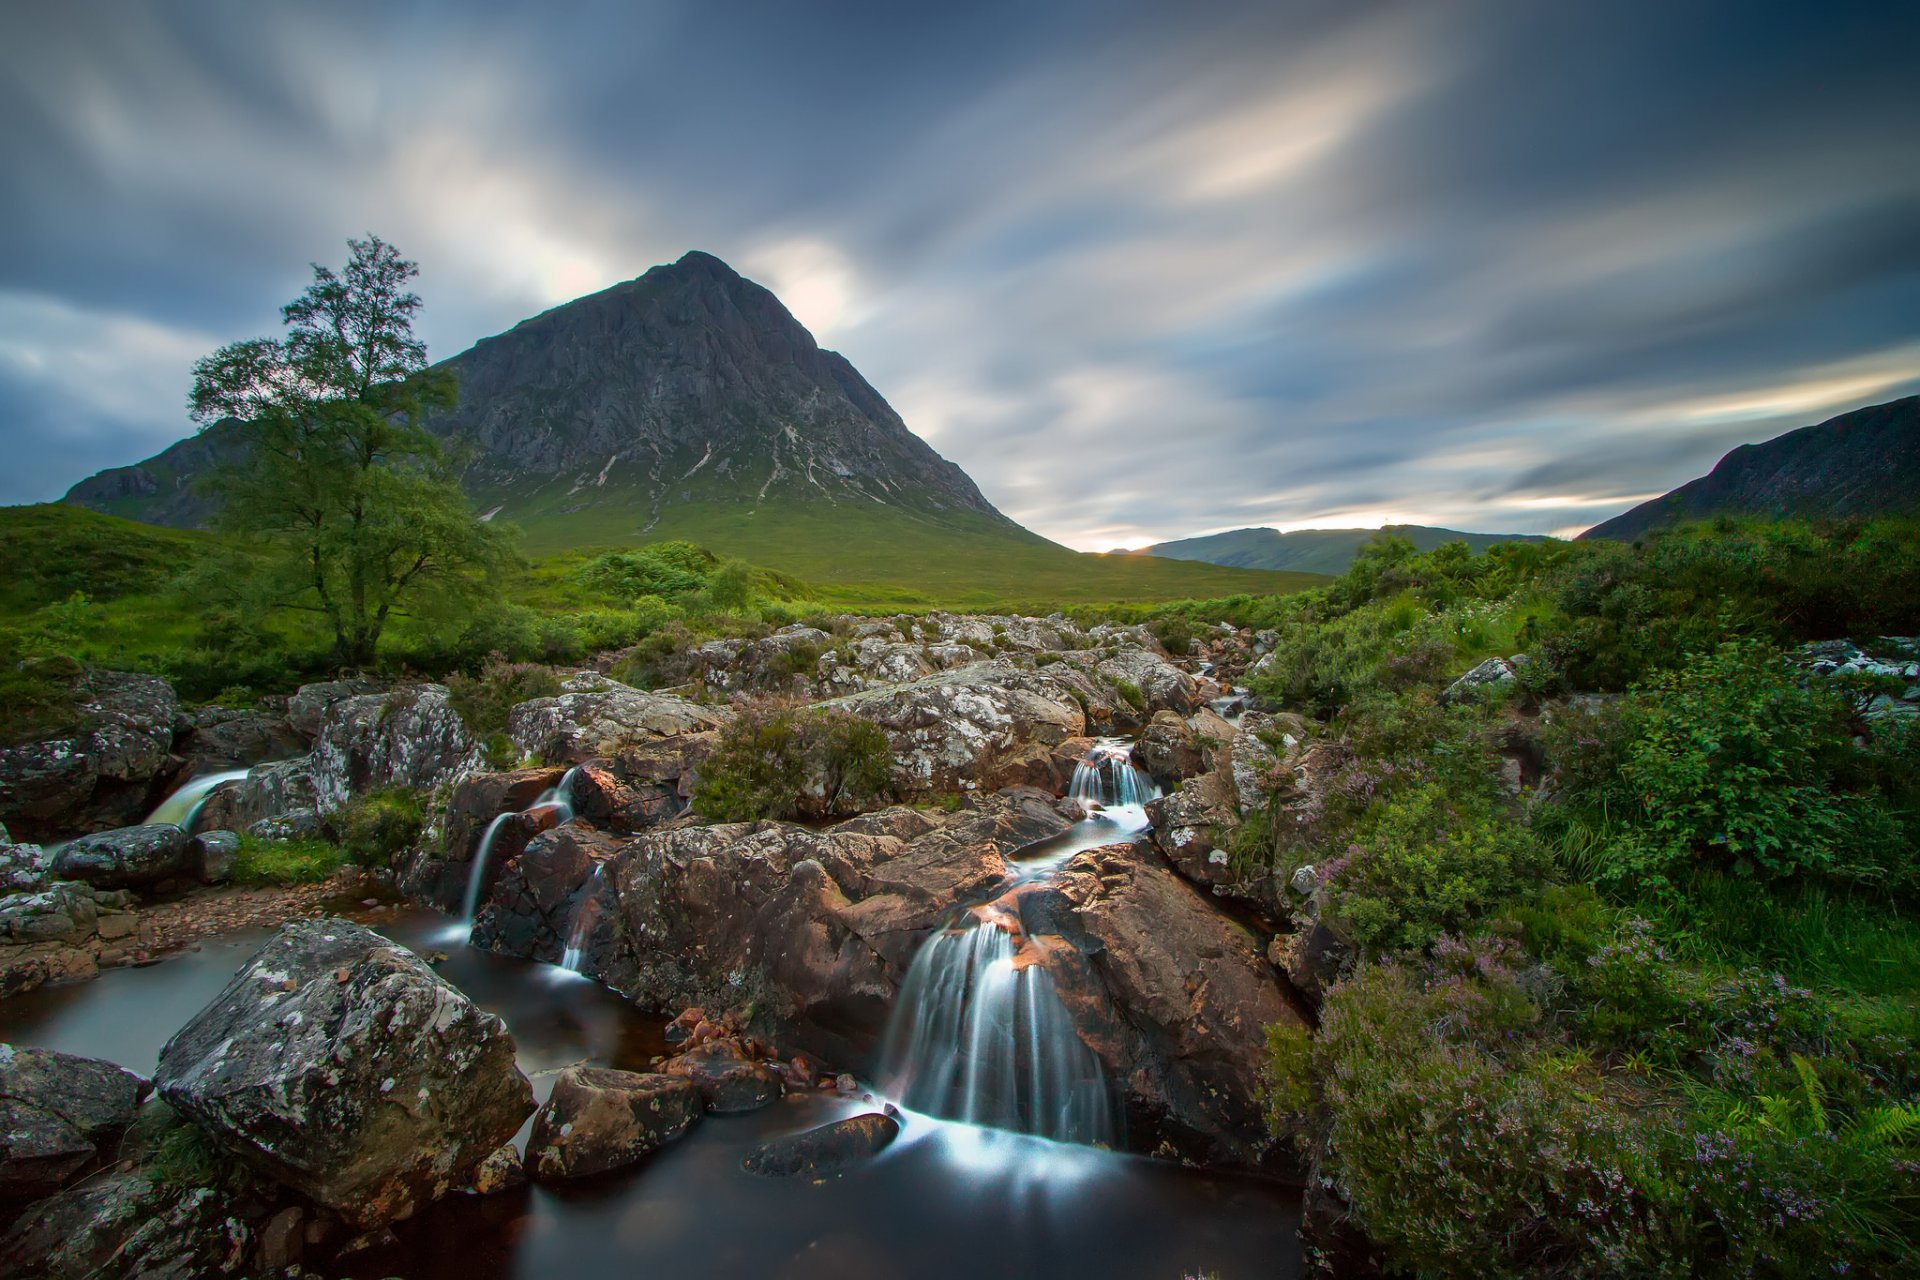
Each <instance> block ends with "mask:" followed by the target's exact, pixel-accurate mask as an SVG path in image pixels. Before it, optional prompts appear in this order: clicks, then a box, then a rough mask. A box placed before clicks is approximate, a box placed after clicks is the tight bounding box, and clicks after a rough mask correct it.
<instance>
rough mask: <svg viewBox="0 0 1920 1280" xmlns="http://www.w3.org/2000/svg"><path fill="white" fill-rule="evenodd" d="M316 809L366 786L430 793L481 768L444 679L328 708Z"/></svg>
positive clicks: (317, 763)
mask: <svg viewBox="0 0 1920 1280" xmlns="http://www.w3.org/2000/svg"><path fill="white" fill-rule="evenodd" d="M311 758H312V761H313V785H314V795H315V799H316V801H317V806H316V807H317V808H318V809H319V810H320V812H321V813H330V812H332V811H333V810H335V809H338V808H340V807H341V806H342V805H344V804H346V803H347V801H349V800H351V799H352V798H353V797H354V796H356V795H359V794H360V793H361V792H363V791H371V790H374V789H376V788H380V787H405V788H407V789H409V790H412V791H431V790H433V789H434V788H435V787H437V786H439V785H441V784H442V783H446V782H452V781H454V780H455V779H457V778H460V777H461V776H463V775H465V774H467V773H469V772H471V771H472V770H473V769H475V768H477V767H479V764H480V760H481V756H480V748H479V744H478V743H476V742H475V741H474V739H473V734H472V733H471V732H469V731H468V729H467V725H466V722H465V721H464V720H462V719H461V718H460V715H459V713H458V712H456V711H455V710H454V709H453V707H452V706H451V705H450V704H449V703H448V701H447V689H446V686H445V685H438V684H416V685H402V686H401V687H400V688H398V689H394V690H392V691H390V692H387V693H379V694H361V695H359V696H357V697H351V698H344V699H341V700H340V701H338V702H335V703H334V704H333V705H332V706H330V707H328V708H327V711H326V714H325V716H324V717H323V718H322V721H321V725H320V734H319V737H318V738H317V739H316V740H315V742H314V744H313V755H312V757H311Z"/></svg>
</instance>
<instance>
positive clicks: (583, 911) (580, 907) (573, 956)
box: [560, 863, 606, 973]
mask: <svg viewBox="0 0 1920 1280" xmlns="http://www.w3.org/2000/svg"><path fill="white" fill-rule="evenodd" d="M605 870H606V868H605V867H604V866H603V865H601V864H600V863H595V864H594V867H593V874H592V875H590V876H588V877H587V885H586V888H585V889H584V890H583V891H582V892H581V895H580V901H579V902H577V903H575V904H574V908H573V919H572V920H570V921H569V922H568V923H567V947H566V950H565V951H563V952H561V953H560V967H561V968H562V969H567V970H570V971H572V972H574V973H579V972H581V969H580V966H581V964H582V963H584V962H585V959H586V950H587V943H588V942H590V941H592V940H593V926H594V925H595V924H597V923H599V920H600V881H601V879H602V878H603V877H602V874H601V873H602V872H604V871H605Z"/></svg>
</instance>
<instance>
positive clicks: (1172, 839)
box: [1147, 771, 1240, 885]
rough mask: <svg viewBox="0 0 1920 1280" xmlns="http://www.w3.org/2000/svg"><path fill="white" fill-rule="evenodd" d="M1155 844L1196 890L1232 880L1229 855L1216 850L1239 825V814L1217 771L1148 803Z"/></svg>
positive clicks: (1225, 782) (1230, 791) (1204, 774)
mask: <svg viewBox="0 0 1920 1280" xmlns="http://www.w3.org/2000/svg"><path fill="white" fill-rule="evenodd" d="M1147 821H1148V822H1149V823H1150V824H1151V827H1152V831H1153V843H1154V845H1155V846H1156V847H1157V848H1158V849H1159V850H1160V852H1161V853H1162V854H1164V855H1165V856H1166V859H1167V861H1169V862H1171V863H1172V864H1173V865H1174V867H1175V868H1176V869H1177V870H1178V871H1179V872H1180V874H1181V875H1183V876H1185V877H1186V878H1187V879H1189V880H1191V881H1193V882H1194V883H1195V884H1204V885H1224V884H1229V883H1231V882H1232V881H1233V879H1234V874H1233V870H1232V866H1231V860H1230V858H1229V856H1228V853H1227V850H1226V849H1224V848H1221V847H1219V846H1218V845H1217V843H1216V841H1218V840H1219V839H1220V838H1221V837H1223V836H1224V835H1226V834H1228V833H1231V832H1232V831H1233V829H1234V828H1235V827H1237V826H1238V825H1239V821H1240V815H1239V810H1238V808H1237V807H1236V806H1235V804H1234V802H1233V792H1232V790H1231V785H1230V784H1229V783H1228V781H1227V779H1226V776H1225V775H1223V774H1222V773H1221V772H1219V771H1215V772H1209V773H1203V774H1200V775H1198V776H1196V777H1192V778H1188V779H1187V780H1186V781H1185V782H1182V783H1181V784H1180V787H1179V789H1178V790H1176V791H1174V792H1173V793H1172V794H1170V795H1166V796H1162V797H1161V798H1159V799H1158V800H1150V801H1148V802H1147Z"/></svg>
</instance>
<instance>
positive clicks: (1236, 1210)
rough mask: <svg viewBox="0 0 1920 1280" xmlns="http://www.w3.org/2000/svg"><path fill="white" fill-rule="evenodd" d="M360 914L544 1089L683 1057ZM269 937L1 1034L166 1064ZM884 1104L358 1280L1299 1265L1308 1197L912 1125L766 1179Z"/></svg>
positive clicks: (411, 1228) (543, 981)
mask: <svg viewBox="0 0 1920 1280" xmlns="http://www.w3.org/2000/svg"><path fill="white" fill-rule="evenodd" d="M355 915H356V916H357V917H358V918H360V919H362V920H363V921H364V922H365V923H367V924H369V925H371V926H372V927H374V928H376V929H378V930H380V931H381V932H382V933H384V934H386V935H387V936H388V937H391V938H393V939H394V940H395V941H397V942H400V943H402V944H404V945H407V946H410V947H412V948H414V949H415V950H417V951H420V952H422V953H429V952H433V951H444V952H446V955H447V958H446V959H445V960H444V961H443V962H441V963H440V964H439V965H438V970H439V972H440V973H441V974H442V975H443V976H444V977H445V978H447V980H448V981H450V982H452V983H454V984H455V985H457V986H458V987H460V988H461V989H462V990H463V991H465V992H466V993H467V994H468V995H469V996H471V997H472V998H473V999H474V1000H475V1001H477V1002H478V1003H479V1004H481V1005H482V1006H484V1007H485V1008H487V1009H489V1010H491V1011H493V1012H494V1013H497V1014H499V1015H500V1016H501V1017H502V1018H503V1019H505V1021H506V1023H507V1025H508V1026H509V1027H510V1028H511V1029H512V1031H513V1035H514V1041H515V1044H516V1045H517V1046H518V1049H519V1058H520V1065H521V1068H522V1069H523V1070H524V1071H526V1072H527V1074H528V1075H529V1076H530V1077H531V1078H532V1080H533V1083H534V1090H535V1093H536V1095H537V1096H539V1097H542V1098H544V1097H545V1096H546V1095H547V1093H548V1092H549V1091H550V1089H551V1088H552V1078H553V1073H554V1072H556V1071H557V1070H559V1069H560V1068H562V1067H565V1066H568V1065H570V1064H573V1063H576V1062H591V1063H594V1064H597V1065H604V1066H613V1067H624V1068H628V1069H632V1070H645V1069H646V1065H647V1061H648V1059H649V1058H650V1057H651V1056H652V1055H654V1054H657V1053H660V1052H663V1051H664V1048H665V1041H664V1037H663V1034H662V1033H663V1030H664V1027H663V1024H662V1022H661V1021H660V1020H659V1019H657V1018H652V1017H649V1016H646V1015H643V1014H641V1013H639V1012H637V1011H636V1010H634V1009H633V1008H631V1007H630V1006H629V1005H627V1004H626V1002H624V1001H623V1000H621V999H620V998H619V997H618V996H616V995H615V994H614V993H612V992H610V991H607V990H604V989H603V988H601V987H599V986H597V985H595V984H593V983H591V982H587V981H583V980H581V979H580V978H578V977H577V976H576V975H573V974H571V973H568V972H566V971H565V970H562V969H559V968H556V967H554V966H550V965H541V964H534V963H531V962H528V961H523V960H515V959H509V958H506V957H499V956H492V955H487V954H485V953H482V952H476V951H471V950H468V949H467V948H465V947H464V946H462V945H461V944H460V943H459V942H458V941H457V940H449V930H448V925H449V921H448V919H447V918H446V917H444V916H439V915H435V914H432V913H427V912H418V911H413V910H411V909H381V910H375V911H370V912H356V913H355ZM266 936H267V935H266V934H265V933H251V934H240V935H234V936H231V937H228V938H224V939H220V940H218V941H214V942H209V943H207V944H205V945H204V946H203V947H202V948H201V949H200V950H198V951H193V952H188V953H186V954H184V955H181V956H178V957H175V958H173V959H170V960H167V961H166V962H164V963H162V964H158V965H154V966H152V967H149V968H144V969H121V970H114V971H111V972H108V973H106V974H103V975H102V976H101V977H100V978H99V979H97V980H95V981H93V982H89V983H83V984H80V985H76V986H70V987H61V988H54V989H42V990H39V991H34V992H29V993H27V994H25V995H21V996H16V997H13V998H12V999H9V1000H7V1001H4V1002H0V1037H3V1038H5V1039H7V1040H9V1041H12V1042H13V1043H17V1044H33V1045H43V1046H46V1047H49V1048H55V1049H63V1050H66V1051H68V1052H71V1053H80V1054H87V1055H89V1056H93V1057H101V1058H106V1059H108V1060H110V1061H114V1062H118V1063H121V1064H122V1065H124V1066H127V1067H130V1068H132V1069H134V1070H136V1071H140V1072H143V1073H150V1072H151V1071H152V1070H153V1069H154V1064H155V1063H156V1061H157V1060H158V1058H159V1054H160V1049H161V1046H162V1045H164V1044H165V1043H166V1040H167V1038H168V1037H169V1036H171V1035H172V1034H173V1032H174V1031H175V1030H177V1029H178V1028H179V1027H181V1026H182V1025H184V1024H185V1023H186V1022H187V1021H188V1020H189V1019H190V1018H191V1017H192V1016H193V1015H194V1014H195V1013H197V1012H198V1011H199V1010H200V1009H201V1008H202V1007H203V1006H204V1005H205V1004H206V1003H207V1002H208V1001H209V1000H211V999H212V998H213V996H214V995H215V994H217V993H218V992H219V990H220V989H221V987H223V986H224V985H225V984H226V982H227V980H228V978H230V977H231V976H232V974H233V972H234V971H235V970H236V969H238V968H239V967H240V965H241V964H243V963H244V962H245V961H246V959H247V957H248V956H249V955H251V954H252V952H253V950H254V949H255V948H257V947H258V946H259V945H260V943H261V942H262V941H264V939H265V938H266ZM874 1105H875V1104H874V1103H871V1102H868V1101H865V1100H864V1099H861V1098H855V1099H852V1100H842V1099H840V1098H838V1097H806V1098H803V1099H800V1100H790V1101H787V1102H783V1103H778V1104H775V1105H774V1106H772V1107H769V1108H767V1109H765V1110H762V1111H760V1112H757V1113H754V1114H751V1115H746V1116H732V1117H709V1118H707V1119H705V1120H703V1121H702V1122H700V1123H699V1124H698V1125H696V1126H695V1127H694V1128H693V1129H692V1130H691V1131H690V1132H689V1133H688V1135H687V1136H686V1137H685V1138H684V1139H682V1140H681V1141H680V1142H678V1143H675V1144H673V1145H672V1146H669V1147H667V1148H666V1149H664V1150H663V1151H660V1152H658V1153H656V1154H655V1155H654V1156H652V1157H651V1158H649V1159H648V1160H646V1161H644V1162H643V1163H641V1164H640V1165H638V1166H636V1167H634V1168H632V1169H629V1170H623V1171H621V1172H620V1173H617V1174H614V1175H609V1176H607V1177H605V1178H600V1179H595V1180H593V1181H591V1182H588V1183H583V1184H575V1185H571V1186H567V1187H564V1188H559V1189H550V1188H543V1187H530V1188H527V1189H525V1190H522V1191H515V1192H508V1193H505V1194H502V1195H497V1196H491V1197H487V1198H484V1199H479V1198H473V1197H464V1196H456V1197H452V1198H449V1199H447V1200H445V1201H442V1202H440V1203H439V1204H437V1205H434V1206H432V1207H430V1208H428V1209H427V1210H424V1211H423V1212H422V1213H421V1214H419V1215H418V1216H417V1217H415V1218H414V1219H412V1220H410V1221H407V1222H403V1223H400V1224H398V1225H397V1227H396V1235H397V1236H398V1238H399V1243H398V1245H397V1246H395V1247H392V1248H388V1249H385V1250H383V1251H381V1252H379V1253H376V1254H368V1255H364V1256H363V1257H362V1258H360V1259H358V1260H357V1261H356V1262H355V1264H354V1266H353V1268H352V1269H351V1271H349V1272H348V1273H347V1274H349V1275H353V1276H367V1277H378V1276H405V1277H408V1280H441V1278H445V1280H486V1278H489V1277H527V1278H529V1280H531V1278H534V1277H540V1278H545V1277H566V1278H567V1280H587V1278H592V1277H603V1276H604V1277H615V1276H618V1277H627V1276H632V1275H636V1274H643V1273H650V1272H653V1271H654V1270H656V1269H658V1271H659V1272H660V1273H662V1274H674V1275H680V1276H688V1277H702V1278H708V1277H713V1278H724V1277H735V1276H738V1277H753V1278H754V1280H809V1278H812V1277H822V1278H824V1277H834V1278H835V1280H883V1278H892V1277H899V1278H901V1280H905V1278H907V1277H913V1278H914V1280H944V1278H946V1277H953V1278H954V1280H979V1277H981V1276H983V1275H987V1276H1029V1275H1032V1276H1047V1277H1052V1278H1058V1280H1072V1278H1075V1277H1086V1278H1087V1280H1132V1278H1134V1277H1138V1278H1139V1280H1181V1277H1183V1276H1186V1275H1202V1274H1209V1273H1210V1274H1212V1275H1215V1276H1218V1277H1219V1280H1239V1278H1241V1277H1289V1276H1295V1275H1298V1274H1299V1272H1300V1265H1299V1254H1300V1250H1299V1243H1298V1240H1297V1237H1296V1232H1297V1228H1298V1225H1299V1210H1298V1196H1297V1193H1295V1192H1293V1191H1291V1190H1289V1189H1288V1188H1285V1187H1282V1186H1278V1185H1276V1184H1273V1183H1269V1182H1265V1181H1262V1180H1258V1179H1250V1178H1238V1177H1229V1176H1216V1175H1210V1174H1201V1173H1196V1172H1193V1171H1191V1170H1186V1169H1182V1168H1180V1167H1178V1166H1175V1165H1171V1164H1165V1163H1160V1162H1154V1161H1149V1160H1145V1159H1141V1158H1139V1157H1134V1156H1126V1155H1118V1154H1114V1153H1111V1152H1106V1151H1099V1150H1095V1149H1093V1148H1088V1147H1076V1146H1069V1145H1065V1144H1060V1143H1053V1142H1047V1141H1044V1140H1041V1139H1038V1138H1029V1137H1023V1136H1018V1135H1013V1134H1004V1133H998V1132H995V1131H992V1130H984V1129H978V1128H974V1127H972V1126H967V1125H961V1124H955V1123H952V1122H948V1121H942V1120H936V1119H933V1118H931V1117H926V1116H921V1115H917V1114H913V1113H908V1114H907V1115H906V1116H905V1129H904V1132H903V1134H902V1136H901V1138H900V1140H899V1141H898V1142H896V1143H895V1144H894V1146H893V1147H892V1148H890V1149H889V1150H888V1151H887V1152H885V1153H884V1154H882V1155H881V1156H880V1157H878V1158H877V1159H875V1160H873V1161H871V1162H869V1163H868V1164H866V1165H864V1166H861V1167H858V1168H856V1169H854V1170H852V1171H851V1172H849V1173H847V1174H846V1175H844V1176H842V1177H839V1178H833V1179H828V1180H825V1181H821V1182H813V1181H808V1180H805V1179H774V1178H760V1177H756V1176H754V1175H752V1174H749V1173H747V1172H746V1171H745V1170H743V1169H742V1168H741V1167H740V1165H741V1161H742V1160H743V1159H744V1158H745V1157H746V1155H747V1154H748V1153H749V1152H751V1151H752V1150H753V1148H754V1147H755V1146H756V1145H758V1144H759V1143H761V1142H763V1141H765V1140H767V1139H768V1138H771V1137H776V1136H779V1135H782V1134H787V1133H792V1132H796V1131H798V1130H801V1129H805V1128H810V1127H812V1126H813V1125H816V1124H824V1123H826V1122H828V1121H830V1120H834V1119H838V1118H840V1117H842V1116H846V1115H851V1114H856V1113H858V1112H861V1111H866V1110H871V1109H873V1108H874ZM523 1136H524V1131H523Z"/></svg>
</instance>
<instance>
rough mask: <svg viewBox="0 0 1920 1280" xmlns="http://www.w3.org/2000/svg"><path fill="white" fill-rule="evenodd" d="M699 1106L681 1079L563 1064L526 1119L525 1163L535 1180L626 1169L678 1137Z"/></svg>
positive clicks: (697, 1114)
mask: <svg viewBox="0 0 1920 1280" xmlns="http://www.w3.org/2000/svg"><path fill="white" fill-rule="evenodd" d="M701 1107H702V1103H701V1099H700V1092H699V1090H698V1089H696V1088H694V1085H693V1081H691V1080H689V1079H687V1078H685V1077H683V1076H668V1075H653V1074H643V1073H640V1072H635V1071H615V1070H613V1069H612V1068H609V1067H568V1068H567V1069H566V1070H565V1071H562V1072H561V1073H560V1075H559V1076H558V1077H557V1078H556V1079H555V1080H554V1082H553V1093H552V1095H551V1096H550V1097H548V1099H547V1101H546V1104H545V1105H544V1106H542V1107H541V1108H540V1111H539V1113H538V1114H537V1115H535V1116H534V1118H533V1133H532V1135H531V1136H530V1137H529V1138H528V1139H527V1163H528V1165H530V1166H531V1170H530V1171H531V1173H532V1174H533V1176H534V1177H535V1178H536V1179H538V1180H539V1181H541V1182H556V1181H561V1180H564V1179H567V1178H585V1177H590V1176H592V1175H593V1174H596V1173H607V1172H610V1171H611V1170H614V1169H621V1168H625V1167H626V1166H627V1165H630V1164H633V1163H634V1162H636V1161H638V1160H639V1159H641V1157H643V1156H646V1155H648V1154H649V1153H651V1152H653V1151H656V1150H658V1149H659V1148H661V1147H663V1146H665V1145H666V1144H667V1143H669V1142H672V1141H673V1140H674V1139H675V1138H678V1137H679V1136H680V1135H681V1134H683V1133H685V1132H686V1131H687V1129H688V1128H689V1127H690V1126H691V1125H692V1124H693V1122H694V1121H695V1120H698V1119H699V1118H700V1112H701Z"/></svg>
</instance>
